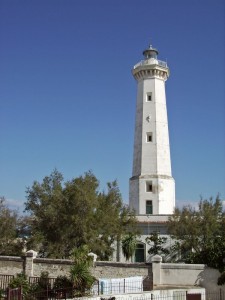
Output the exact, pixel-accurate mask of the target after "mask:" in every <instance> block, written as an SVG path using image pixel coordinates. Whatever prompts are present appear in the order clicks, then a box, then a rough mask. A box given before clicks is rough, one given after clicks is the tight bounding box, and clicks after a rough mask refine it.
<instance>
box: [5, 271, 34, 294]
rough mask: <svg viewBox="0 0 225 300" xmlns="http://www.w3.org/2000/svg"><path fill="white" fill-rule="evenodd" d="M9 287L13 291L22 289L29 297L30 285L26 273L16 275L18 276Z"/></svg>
mask: <svg viewBox="0 0 225 300" xmlns="http://www.w3.org/2000/svg"><path fill="white" fill-rule="evenodd" d="M9 287H10V288H12V289H15V288H18V287H21V288H22V290H23V294H24V295H27V294H28V293H29V291H30V284H29V282H28V279H27V276H26V275H25V274H24V273H20V274H16V276H15V277H14V278H13V279H12V280H11V281H10V283H9Z"/></svg>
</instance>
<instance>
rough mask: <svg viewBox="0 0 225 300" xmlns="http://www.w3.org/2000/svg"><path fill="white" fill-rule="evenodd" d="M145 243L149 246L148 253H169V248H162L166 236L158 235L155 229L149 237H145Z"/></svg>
mask: <svg viewBox="0 0 225 300" xmlns="http://www.w3.org/2000/svg"><path fill="white" fill-rule="evenodd" d="M145 240H146V242H147V244H149V245H150V246H151V247H150V248H149V250H148V253H149V254H154V255H156V254H158V255H161V254H164V255H167V254H169V250H168V249H166V248H164V247H163V246H164V245H165V243H166V241H167V238H166V237H160V236H159V234H158V232H157V231H154V232H153V233H152V234H151V235H150V236H149V237H147V238H146V239H145Z"/></svg>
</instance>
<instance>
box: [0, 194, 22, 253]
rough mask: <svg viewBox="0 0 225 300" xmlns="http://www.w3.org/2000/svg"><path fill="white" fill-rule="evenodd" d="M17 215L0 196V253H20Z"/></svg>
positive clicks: (20, 244) (20, 243) (20, 240)
mask: <svg viewBox="0 0 225 300" xmlns="http://www.w3.org/2000/svg"><path fill="white" fill-rule="evenodd" d="M18 226H19V217H18V215H17V213H16V211H14V210H11V209H9V208H8V207H7V205H6V203H5V199H4V197H0V255H21V253H22V249H23V239H21V238H19V236H18Z"/></svg>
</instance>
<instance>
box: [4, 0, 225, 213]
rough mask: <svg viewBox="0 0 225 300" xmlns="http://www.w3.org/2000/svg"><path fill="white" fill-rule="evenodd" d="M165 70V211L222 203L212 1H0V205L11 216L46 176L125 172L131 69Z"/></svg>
mask: <svg viewBox="0 0 225 300" xmlns="http://www.w3.org/2000/svg"><path fill="white" fill-rule="evenodd" d="M150 41H151V43H152V44H153V46H154V47H156V48H157V49H158V50H159V59H161V60H167V62H168V65H169V67H170V71H171V76H170V78H169V80H168V81H167V85H166V88H167V107H168V118H169V130H170V143H171V158H172V171H173V177H174V178H175V181H176V203H177V205H182V204H186V203H194V202H196V203H197V202H198V201H199V196H200V195H202V196H203V197H210V196H216V195H217V193H220V194H221V197H222V199H225V89H224V83H225V2H224V0H182V1H181V0H170V1H169V0H157V1H155V0H154V1H153V0H123V1H122V0H95V1H94V0H86V1H85V0H1V1H0V43H1V46H0V73H1V74H0V141H1V147H0V195H2V196H5V197H6V199H7V200H8V203H9V204H10V205H11V206H14V207H20V209H21V206H22V205H23V203H24V201H25V199H26V198H25V196H26V194H25V190H26V187H28V186H31V185H32V183H33V181H34V180H38V181H41V180H42V179H43V177H44V176H46V175H49V174H50V173H51V172H52V171H53V169H54V168H57V169H58V170H59V171H60V172H62V173H63V175H64V178H65V179H66V180H67V179H71V178H72V177H76V176H79V175H82V174H83V173H84V172H85V171H88V170H92V171H93V172H94V174H95V175H96V177H97V178H98V179H99V180H100V182H101V189H103V188H105V187H106V182H108V181H112V180H114V179H117V180H118V183H119V186H120V190H121V192H122V196H123V200H124V202H128V182H129V177H131V171H132V155H133V136H134V118H135V101H136V82H135V80H134V78H133V77H132V75H131V69H132V67H133V65H135V64H136V63H137V62H139V61H140V60H141V59H142V51H143V50H144V49H145V48H146V47H147V46H148V45H149V43H150Z"/></svg>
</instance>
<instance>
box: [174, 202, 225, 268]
mask: <svg viewBox="0 0 225 300" xmlns="http://www.w3.org/2000/svg"><path fill="white" fill-rule="evenodd" d="M224 232H225V213H224V212H223V207H222V201H221V200H220V199H219V197H218V196H217V198H216V199H215V201H213V199H212V198H210V199H209V200H203V199H201V200H200V202H199V208H198V210H195V209H194V208H192V207H190V206H187V207H184V208H183V209H182V210H179V209H176V210H175V214H174V215H173V216H172V217H171V218H170V220H169V233H170V234H171V235H172V237H173V238H174V239H176V240H177V244H176V247H177V250H178V249H179V250H180V251H181V253H183V254H184V260H185V262H187V263H202V264H206V265H208V266H210V267H213V268H217V269H219V270H221V271H222V269H223V268H224V267H223V263H222V261H223V258H224V253H225V235H224Z"/></svg>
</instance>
